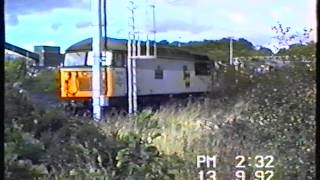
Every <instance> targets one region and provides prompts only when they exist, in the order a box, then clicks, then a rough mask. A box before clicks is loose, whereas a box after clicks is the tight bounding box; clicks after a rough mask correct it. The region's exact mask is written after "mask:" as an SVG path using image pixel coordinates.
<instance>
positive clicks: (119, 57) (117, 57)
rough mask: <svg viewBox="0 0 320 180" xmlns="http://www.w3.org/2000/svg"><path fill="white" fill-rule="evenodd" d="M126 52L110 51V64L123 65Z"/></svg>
mask: <svg viewBox="0 0 320 180" xmlns="http://www.w3.org/2000/svg"><path fill="white" fill-rule="evenodd" d="M126 59H127V54H126V53H124V52H123V51H113V52H112V66H114V67H125V62H126Z"/></svg>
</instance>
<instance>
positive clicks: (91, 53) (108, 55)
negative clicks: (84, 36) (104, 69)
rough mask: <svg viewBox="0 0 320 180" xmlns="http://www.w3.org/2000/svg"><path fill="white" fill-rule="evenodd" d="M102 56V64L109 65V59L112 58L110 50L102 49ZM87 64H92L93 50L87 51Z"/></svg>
mask: <svg viewBox="0 0 320 180" xmlns="http://www.w3.org/2000/svg"><path fill="white" fill-rule="evenodd" d="M102 53H103V56H104V57H105V59H104V60H103V61H102V62H101V65H102V66H110V65H111V60H112V52H111V51H107V52H105V51H103V52H102ZM87 54H88V55H87V64H86V65H87V66H92V65H93V52H92V51H89V52H88V53H87Z"/></svg>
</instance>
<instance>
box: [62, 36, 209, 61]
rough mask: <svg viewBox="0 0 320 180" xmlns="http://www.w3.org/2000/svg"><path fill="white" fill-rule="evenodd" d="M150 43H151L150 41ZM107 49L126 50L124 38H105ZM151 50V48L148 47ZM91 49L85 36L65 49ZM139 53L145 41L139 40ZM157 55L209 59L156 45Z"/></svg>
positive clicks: (102, 44) (70, 50) (81, 50)
mask: <svg viewBox="0 0 320 180" xmlns="http://www.w3.org/2000/svg"><path fill="white" fill-rule="evenodd" d="M104 43H105V38H103V40H102V43H101V47H102V49H104ZM150 44H151V43H150ZM107 49H109V50H120V51H127V40H126V39H116V38H107ZM150 49H151V51H152V50H153V48H152V47H150ZM91 50H92V38H87V39H85V40H82V41H80V42H77V43H75V44H73V45H71V46H70V47H69V48H67V49H66V53H71V52H83V51H91ZM141 51H142V52H141V53H142V54H144V53H145V42H141ZM157 56H158V57H165V58H187V59H197V60H209V58H208V56H207V55H200V54H193V53H190V52H188V51H186V50H182V49H178V48H176V47H170V46H164V45H158V46H157Z"/></svg>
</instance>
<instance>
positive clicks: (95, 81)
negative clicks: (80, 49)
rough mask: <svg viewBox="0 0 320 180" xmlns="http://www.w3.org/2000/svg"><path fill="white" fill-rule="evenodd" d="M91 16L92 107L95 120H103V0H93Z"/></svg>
mask: <svg viewBox="0 0 320 180" xmlns="http://www.w3.org/2000/svg"><path fill="white" fill-rule="evenodd" d="M91 13H92V14H91V16H92V51H93V66H92V99H93V101H92V106H93V119H94V120H95V121H100V120H101V116H102V114H101V106H100V97H101V46H100V44H101V34H102V28H101V0H91Z"/></svg>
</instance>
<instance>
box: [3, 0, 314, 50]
mask: <svg viewBox="0 0 320 180" xmlns="http://www.w3.org/2000/svg"><path fill="white" fill-rule="evenodd" d="M107 1H108V2H107V11H108V12H107V14H108V36H109V37H114V38H127V34H128V31H129V26H128V21H129V10H128V7H129V3H128V0H107ZM153 2H155V7H156V9H155V14H156V23H155V24H156V30H157V41H160V40H168V41H169V42H172V41H175V40H178V41H179V40H180V41H183V42H187V41H196V40H197V41H201V40H203V39H208V40H209V39H210V40H211V39H212V40H216V39H221V38H223V37H229V36H233V37H234V38H240V37H243V38H246V39H247V40H249V41H251V42H252V43H253V44H254V45H263V46H266V47H270V46H271V44H272V43H273V41H272V36H274V35H275V34H274V32H272V30H271V27H272V26H274V25H277V22H280V23H282V24H283V25H284V26H290V27H291V28H292V30H293V31H299V32H302V30H303V28H304V27H310V28H313V29H314V32H315V27H316V0H155V1H151V0H135V5H136V6H137V7H136V10H135V20H136V23H135V25H136V27H137V29H138V30H140V31H146V30H151V29H150V27H152V26H151V25H152V9H151V8H150V7H149V6H148V5H149V4H151V3H153ZM5 20H6V26H5V29H6V41H7V42H9V43H12V44H15V45H18V46H21V47H24V48H26V49H29V50H33V46H34V45H56V46H60V47H61V50H62V52H64V50H65V49H66V48H68V47H69V46H70V45H72V44H74V43H76V42H78V41H80V40H83V39H85V38H88V37H91V29H90V28H91V26H90V25H91V5H90V0H42V1H39V0H23V1H22V0H5ZM314 34H315V33H314ZM314 34H313V38H315V35H314Z"/></svg>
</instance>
